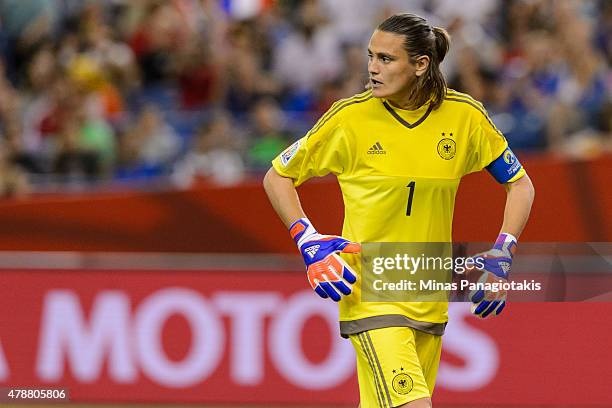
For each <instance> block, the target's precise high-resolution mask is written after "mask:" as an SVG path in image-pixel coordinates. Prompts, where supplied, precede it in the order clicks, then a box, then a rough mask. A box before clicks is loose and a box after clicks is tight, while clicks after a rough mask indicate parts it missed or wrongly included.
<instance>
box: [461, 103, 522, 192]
mask: <svg viewBox="0 0 612 408" xmlns="http://www.w3.org/2000/svg"><path fill="white" fill-rule="evenodd" d="M477 123H478V125H477V126H476V128H475V129H474V130H473V131H472V134H471V137H470V152H469V154H468V160H467V166H466V171H465V174H468V173H473V172H476V171H480V170H482V169H485V168H486V169H487V171H488V172H489V173H490V174H491V175H492V176H493V178H495V180H497V182H499V183H502V184H503V183H511V182H513V181H516V180H518V179H519V178H521V177H523V176H524V175H525V174H526V173H525V169H523V166H522V165H521V163H520V162H519V161H518V159H517V158H516V156H515V155H514V153H513V152H512V150H511V149H510V147H509V146H508V142H507V141H506V138H505V137H504V135H503V134H502V133H501V132H500V131H499V130H498V129H497V127H495V125H494V124H493V122H492V121H491V119H490V118H489V116H488V115H487V114H486V112H483V113H482V114H481V115H480V120H479V121H477Z"/></svg>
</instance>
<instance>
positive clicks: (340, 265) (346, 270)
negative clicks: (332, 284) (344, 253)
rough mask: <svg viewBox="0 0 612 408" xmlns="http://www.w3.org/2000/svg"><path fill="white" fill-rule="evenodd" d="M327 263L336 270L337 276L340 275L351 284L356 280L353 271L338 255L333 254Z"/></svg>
mask: <svg viewBox="0 0 612 408" xmlns="http://www.w3.org/2000/svg"><path fill="white" fill-rule="evenodd" d="M329 265H330V266H331V267H332V268H333V269H334V270H335V271H336V273H337V274H338V276H341V277H342V279H344V280H345V281H347V282H348V283H350V284H353V283H355V282H356V281H357V274H356V273H355V271H353V270H352V269H351V267H350V266H348V264H347V263H346V262H345V261H344V260H343V259H342V258H340V257H339V256H338V255H336V254H334V255H332V256H331V257H330V259H329Z"/></svg>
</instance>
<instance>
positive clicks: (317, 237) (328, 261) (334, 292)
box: [289, 218, 361, 302]
mask: <svg viewBox="0 0 612 408" xmlns="http://www.w3.org/2000/svg"><path fill="white" fill-rule="evenodd" d="M289 233H290V234H291V237H292V238H293V240H294V241H295V243H296V244H297V246H298V249H299V250H300V253H301V254H302V257H303V258H304V263H305V264H306V274H307V275H308V282H310V286H311V287H312V289H314V291H315V292H317V294H318V295H319V296H321V297H322V298H328V297H330V298H331V299H332V300H334V301H336V302H338V301H340V299H341V298H342V295H345V296H346V295H350V294H351V285H352V284H353V283H355V282H356V281H357V275H356V274H355V272H354V271H353V270H352V269H351V268H350V267H349V266H348V265H347V264H346V262H344V261H343V260H342V258H340V257H339V256H338V255H337V253H339V252H344V253H352V254H354V253H358V252H361V245H360V244H358V243H355V242H351V241H349V240H347V239H344V238H342V237H338V236H335V235H322V234H319V233H318V232H317V230H315V229H314V227H313V226H312V224H310V221H309V220H308V219H307V218H300V219H299V220H297V221H296V222H294V223H293V224H291V227H289Z"/></svg>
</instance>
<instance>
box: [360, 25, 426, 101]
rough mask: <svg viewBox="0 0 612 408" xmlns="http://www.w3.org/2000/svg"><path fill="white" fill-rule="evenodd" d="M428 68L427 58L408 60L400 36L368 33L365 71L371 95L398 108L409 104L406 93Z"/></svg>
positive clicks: (378, 32)
mask: <svg viewBox="0 0 612 408" xmlns="http://www.w3.org/2000/svg"><path fill="white" fill-rule="evenodd" d="M428 66H429V57H427V56H420V57H417V59H416V61H415V62H411V61H410V56H409V55H408V52H407V51H406V49H405V48H404V37H403V36H402V35H399V34H394V33H388V32H385V31H378V30H376V31H374V34H372V38H370V44H369V46H368V72H369V75H370V86H371V87H372V95H373V96H375V97H377V98H386V99H389V100H390V101H392V102H396V103H397V105H398V106H402V105H406V104H408V105H409V104H410V101H408V100H407V98H408V96H409V95H410V90H411V88H412V86H413V84H414V82H415V81H416V79H417V77H419V76H421V75H423V74H424V73H425V72H426V71H427V67H428Z"/></svg>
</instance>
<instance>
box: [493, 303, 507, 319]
mask: <svg viewBox="0 0 612 408" xmlns="http://www.w3.org/2000/svg"><path fill="white" fill-rule="evenodd" d="M504 307H506V301H505V300H504V301H502V302H501V303H500V304H499V307H498V308H497V310H496V311H495V315H496V316H497V315H499V314H500V313H501V312H502V310H504Z"/></svg>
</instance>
